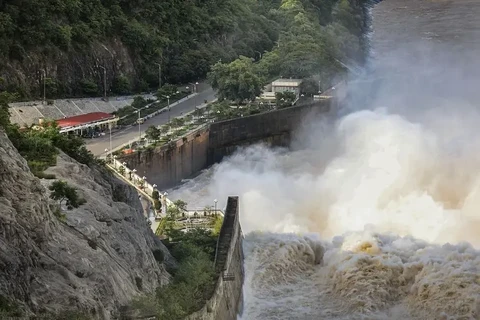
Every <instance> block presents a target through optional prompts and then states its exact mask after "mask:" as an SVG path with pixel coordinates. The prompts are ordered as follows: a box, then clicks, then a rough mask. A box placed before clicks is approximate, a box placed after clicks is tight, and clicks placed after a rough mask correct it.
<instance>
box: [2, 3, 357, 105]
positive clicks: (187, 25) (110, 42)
mask: <svg viewBox="0 0 480 320" xmlns="http://www.w3.org/2000/svg"><path fill="white" fill-rule="evenodd" d="M363 1H364V0H257V1H253V0H188V1H177V0H162V1H157V0H129V1H126V0H83V1H78V0H54V1H52V0H4V1H0V91H1V90H6V91H8V92H11V93H16V92H17V93H19V95H20V98H21V99H28V98H34V97H41V96H42V95H43V87H44V81H43V79H44V78H45V88H46V94H47V97H48V98H59V97H71V96H85V95H87V96H88V95H101V94H102V93H103V73H104V68H105V71H106V83H107V91H108V93H109V94H125V93H128V92H133V91H135V92H138V91H145V90H151V89H155V88H158V84H159V71H160V73H161V75H160V77H161V79H162V83H166V82H169V83H179V82H182V83H186V82H189V81H196V80H198V79H199V78H201V77H204V76H205V75H206V73H207V72H208V71H209V69H210V66H211V65H212V64H214V63H216V62H218V61H223V62H229V61H232V60H234V59H236V58H238V57H239V56H240V55H243V56H248V57H253V58H255V59H260V57H261V56H262V55H263V54H264V53H265V52H266V51H271V50H272V48H274V47H277V46H278V45H279V41H278V39H279V37H280V36H281V34H282V33H283V32H284V31H286V30H287V29H289V28H290V27H291V23H289V22H287V20H286V18H287V17H286V14H287V15H291V14H293V15H294V16H295V21H297V22H299V23H301V22H302V21H303V20H305V14H304V13H302V12H301V11H302V10H305V11H306V13H307V14H306V15H307V17H308V19H310V20H311V21H314V23H318V24H320V25H321V26H322V27H324V28H323V30H322V31H320V33H321V34H319V35H318V36H320V37H324V36H328V37H331V38H334V39H338V41H337V43H336V44H335V43H334V42H336V41H335V40H332V41H330V42H331V43H330V44H329V47H332V54H335V55H338V56H340V57H341V56H344V55H345V54H346V55H347V56H352V54H357V53H358V52H354V53H352V52H347V51H351V50H352V49H351V48H347V47H349V46H350V44H351V45H352V46H353V47H355V46H357V47H358V44H356V43H357V42H358V37H359V36H360V35H361V34H362V31H363V30H362V26H361V25H359V21H360V22H361V21H362V20H363V18H362V17H361V16H362V12H361V8H358V4H359V3H362V2H363ZM299 8H301V10H300V11H299ZM298 13H302V14H301V15H298ZM288 19H289V18H288ZM300 31H301V30H300ZM317 31H318V30H317ZM323 33H325V35H323ZM284 38H285V37H284ZM287 40H288V39H287ZM289 41H290V40H289ZM290 42H291V41H290ZM333 47H335V48H333ZM284 49H286V50H290V49H289V48H288V47H287V48H284ZM284 49H282V50H284ZM305 49H309V48H305ZM310 49H313V50H314V49H315V48H310ZM339 51H343V52H339ZM355 51H358V50H355ZM311 53H312V54H315V52H313V51H312V52H311ZM287 54H288V55H290V56H292V53H291V52H287ZM289 59H291V57H289ZM159 65H160V66H161V68H160V70H159Z"/></svg>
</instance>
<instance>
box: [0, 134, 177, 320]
mask: <svg viewBox="0 0 480 320" xmlns="http://www.w3.org/2000/svg"><path fill="white" fill-rule="evenodd" d="M49 171H50V172H51V173H54V174H55V176H56V178H57V179H62V180H65V181H67V182H68V184H69V185H71V186H73V187H75V188H77V190H78V193H79V195H80V196H81V197H83V198H84V199H85V200H86V201H87V202H86V203H85V204H83V205H82V206H80V207H79V208H78V209H73V210H68V211H65V212H64V213H65V214H66V219H63V221H62V219H59V218H58V217H57V216H56V215H55V214H54V212H53V211H52V208H53V207H52V201H53V200H51V199H49V191H48V188H47V186H48V185H50V184H51V183H52V181H53V180H42V181H41V180H39V179H38V178H36V177H34V176H33V175H32V174H31V173H30V171H29V168H28V166H27V163H26V161H25V160H24V159H23V158H22V157H21V156H20V155H19V154H18V152H17V150H16V149H15V148H14V147H13V146H12V144H11V143H10V141H9V140H8V138H7V136H6V135H5V133H4V132H3V131H2V130H1V129H0V270H1V273H0V295H1V296H2V297H3V298H8V299H12V300H14V301H15V302H16V303H18V304H19V305H20V308H21V309H24V310H25V312H26V313H27V314H36V315H39V314H45V313H49V312H53V313H57V314H58V313H61V312H64V311H68V310H78V311H80V312H81V313H82V314H88V315H89V317H91V318H92V319H110V318H112V317H113V316H114V315H116V314H118V309H119V307H121V306H123V305H126V304H128V302H129V301H130V300H131V299H132V298H133V297H135V296H136V295H138V294H140V293H145V292H148V291H153V290H155V288H157V287H158V286H159V285H162V284H165V283H167V282H168V281H169V279H170V275H169V274H168V273H167V271H166V270H165V263H171V256H170V254H169V253H168V250H167V249H166V248H165V247H164V246H163V244H162V243H161V242H160V240H158V239H157V238H155V236H154V234H153V233H152V232H151V230H150V229H149V227H148V226H147V224H146V221H145V219H144V218H143V213H142V206H141V203H140V201H139V199H138V194H137V192H136V191H135V190H134V189H133V188H131V187H130V186H128V185H126V184H124V183H123V182H121V181H119V180H117V179H116V178H114V177H113V176H111V175H110V174H109V173H108V172H104V171H103V170H100V169H98V168H97V169H95V168H94V169H92V168H89V167H88V166H85V165H82V164H79V163H78V162H76V161H75V160H73V159H71V158H70V157H68V156H67V155H65V154H63V153H61V154H60V155H59V157H58V161H57V165H56V167H53V168H50V169H49ZM162 257H164V258H162ZM157 260H158V261H157Z"/></svg>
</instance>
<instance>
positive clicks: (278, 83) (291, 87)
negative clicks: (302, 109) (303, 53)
mask: <svg viewBox="0 0 480 320" xmlns="http://www.w3.org/2000/svg"><path fill="white" fill-rule="evenodd" d="M301 83H302V80H301V79H277V80H275V81H273V82H272V92H273V93H277V92H285V91H290V92H293V93H295V95H296V96H297V98H298V97H299V95H300V84H301Z"/></svg>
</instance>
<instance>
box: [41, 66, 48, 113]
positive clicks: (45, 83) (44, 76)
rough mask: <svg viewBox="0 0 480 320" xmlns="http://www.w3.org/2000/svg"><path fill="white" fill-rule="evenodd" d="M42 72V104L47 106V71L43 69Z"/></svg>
mask: <svg viewBox="0 0 480 320" xmlns="http://www.w3.org/2000/svg"><path fill="white" fill-rule="evenodd" d="M42 71H43V104H44V105H45V104H47V90H46V88H47V71H46V70H45V69H43V70H42Z"/></svg>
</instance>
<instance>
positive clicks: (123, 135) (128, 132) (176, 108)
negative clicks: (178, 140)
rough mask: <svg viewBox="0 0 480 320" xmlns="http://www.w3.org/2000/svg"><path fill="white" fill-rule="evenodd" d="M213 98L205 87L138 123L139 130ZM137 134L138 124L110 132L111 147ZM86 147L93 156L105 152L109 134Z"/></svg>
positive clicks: (159, 123) (208, 88) (123, 142)
mask: <svg viewBox="0 0 480 320" xmlns="http://www.w3.org/2000/svg"><path fill="white" fill-rule="evenodd" d="M200 90H201V89H200ZM214 99H215V92H214V91H213V89H212V88H210V87H207V88H205V89H204V90H203V91H200V92H199V93H198V94H197V95H196V96H194V97H192V98H190V99H188V100H185V101H183V102H181V103H178V104H176V105H174V104H172V105H171V110H170V112H163V113H161V114H159V115H157V116H155V117H153V118H151V119H148V120H146V121H145V122H144V123H143V124H142V125H140V132H141V134H142V135H143V134H144V133H145V130H147V129H148V127H150V126H161V125H164V124H166V123H167V122H168V119H169V118H170V119H173V118H175V117H178V116H181V115H183V114H185V113H187V112H190V111H192V110H195V107H196V106H198V105H201V104H203V103H204V101H205V100H207V101H212V100H214ZM138 136H139V133H138V125H134V126H131V127H128V128H126V129H123V130H121V131H118V132H115V133H112V149H116V148H118V147H119V146H121V145H124V144H127V143H129V142H130V141H132V140H134V139H136V138H138ZM87 149H88V150H90V151H91V152H92V153H93V154H94V155H95V156H101V155H103V154H105V149H110V137H109V134H106V135H105V136H103V137H99V138H95V139H92V140H89V141H87Z"/></svg>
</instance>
